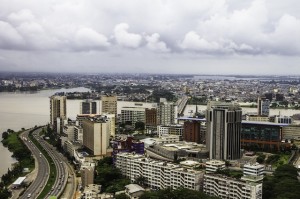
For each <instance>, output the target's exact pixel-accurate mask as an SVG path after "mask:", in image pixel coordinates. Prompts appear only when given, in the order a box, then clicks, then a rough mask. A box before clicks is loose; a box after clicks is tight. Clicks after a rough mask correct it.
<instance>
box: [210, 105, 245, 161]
mask: <svg viewBox="0 0 300 199" xmlns="http://www.w3.org/2000/svg"><path fill="white" fill-rule="evenodd" d="M206 119H207V136H206V139H207V141H206V146H207V149H208V150H209V157H210V159H216V160H235V159H239V158H240V157H241V126H242V124H241V123H242V109H241V108H240V106H239V105H238V104H236V103H222V102H209V103H208V105H207V113H206Z"/></svg>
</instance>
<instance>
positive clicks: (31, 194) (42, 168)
mask: <svg viewBox="0 0 300 199" xmlns="http://www.w3.org/2000/svg"><path fill="white" fill-rule="evenodd" d="M40 131H41V129H37V130H35V132H36V133H38V132H40ZM28 134H29V131H25V132H24V133H23V134H21V139H23V141H24V143H25V144H26V145H27V147H28V148H29V150H30V151H31V152H32V154H33V156H34V157H35V160H36V162H37V168H38V172H37V177H36V178H35V180H34V181H33V182H32V183H31V185H30V186H29V187H28V188H27V189H26V191H25V192H24V194H23V195H22V196H21V197H20V198H21V199H23V198H24V199H25V198H36V197H37V196H38V195H39V194H40V192H41V191H42V190H43V188H44V187H45V185H46V183H47V181H48V177H49V175H48V173H49V170H50V167H49V164H48V161H47V159H46V158H45V156H44V155H43V154H42V153H41V151H40V150H39V148H37V147H36V146H35V145H34V144H33V143H32V142H31V141H30V139H29V137H28Z"/></svg>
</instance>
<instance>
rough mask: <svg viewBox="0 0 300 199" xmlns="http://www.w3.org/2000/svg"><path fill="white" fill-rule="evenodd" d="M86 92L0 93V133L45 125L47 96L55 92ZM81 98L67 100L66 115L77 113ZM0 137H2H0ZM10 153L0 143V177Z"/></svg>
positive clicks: (5, 167) (47, 116) (64, 90)
mask: <svg viewBox="0 0 300 199" xmlns="http://www.w3.org/2000/svg"><path fill="white" fill-rule="evenodd" d="M75 91H78V92H87V91H90V90H89V89H87V88H82V87H80V88H73V89H59V90H43V91H39V92H34V93H31V92H15V93H6V92H2V93H0V134H2V132H4V131H6V130H7V129H12V130H14V131H18V130H20V129H21V128H31V127H33V126H35V125H46V124H47V123H49V121H50V110H49V109H50V103H49V97H50V96H51V95H53V94H55V93H56V92H75ZM80 102H81V100H68V101H67V112H68V115H70V116H72V117H74V115H75V116H76V114H78V113H79V104H80ZM0 139H2V137H1V138H0ZM11 155H12V154H11V153H10V152H9V151H8V150H7V148H5V147H3V145H2V143H0V157H1V161H0V177H1V176H2V175H3V174H4V173H6V172H7V170H8V168H10V167H11V164H12V163H13V162H15V160H14V159H13V158H12V157H11Z"/></svg>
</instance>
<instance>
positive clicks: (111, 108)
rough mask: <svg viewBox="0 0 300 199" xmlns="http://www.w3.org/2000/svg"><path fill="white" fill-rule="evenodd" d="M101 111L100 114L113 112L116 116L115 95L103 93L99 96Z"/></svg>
mask: <svg viewBox="0 0 300 199" xmlns="http://www.w3.org/2000/svg"><path fill="white" fill-rule="evenodd" d="M101 102H102V107H101V113H102V114H114V115H115V116H117V102H118V101H117V96H115V95H103V96H101Z"/></svg>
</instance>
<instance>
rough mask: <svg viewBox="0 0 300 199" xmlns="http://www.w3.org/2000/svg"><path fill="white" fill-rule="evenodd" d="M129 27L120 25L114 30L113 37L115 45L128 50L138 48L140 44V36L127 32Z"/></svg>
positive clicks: (124, 24)
mask: <svg viewBox="0 0 300 199" xmlns="http://www.w3.org/2000/svg"><path fill="white" fill-rule="evenodd" d="M128 29H129V25H128V24H126V23H120V24H118V25H116V27H115V29H114V36H115V39H116V41H117V43H118V44H119V45H121V46H124V47H128V48H138V47H139V46H140V44H141V42H142V36H141V35H139V34H135V33H129V32H128Z"/></svg>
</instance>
